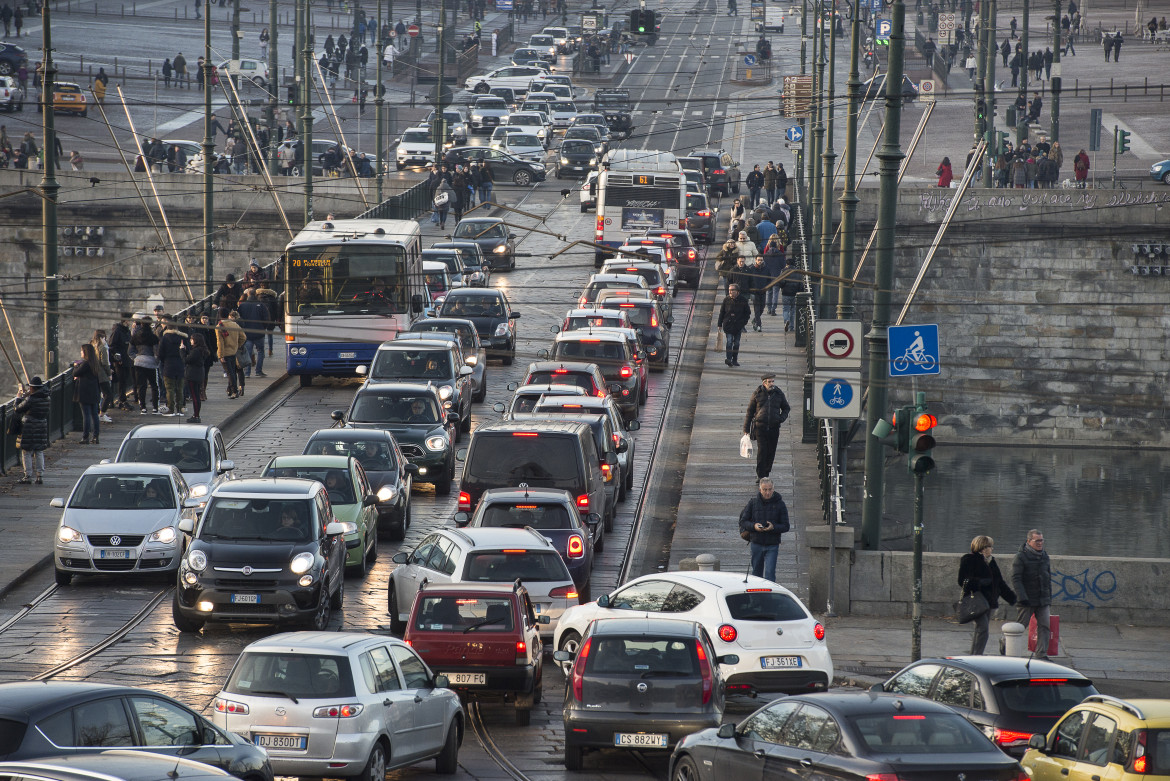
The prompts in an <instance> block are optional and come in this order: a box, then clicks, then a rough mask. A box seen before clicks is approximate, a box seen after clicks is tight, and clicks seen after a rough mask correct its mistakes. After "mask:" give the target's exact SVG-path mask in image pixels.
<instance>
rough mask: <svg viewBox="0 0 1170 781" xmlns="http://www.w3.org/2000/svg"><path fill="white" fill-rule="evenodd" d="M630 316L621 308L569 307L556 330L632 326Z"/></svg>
mask: <svg viewBox="0 0 1170 781" xmlns="http://www.w3.org/2000/svg"><path fill="white" fill-rule="evenodd" d="M633 327H634V324H633V322H632V321H631V320H630V316H629V315H628V314H626V312H625V311H623V310H621V309H570V310H569V311H568V312H567V313H566V314H565V319H564V321H563V322H562V323H561V325H560V328H559V329H558V331H580V330H582V329H589V328H633Z"/></svg>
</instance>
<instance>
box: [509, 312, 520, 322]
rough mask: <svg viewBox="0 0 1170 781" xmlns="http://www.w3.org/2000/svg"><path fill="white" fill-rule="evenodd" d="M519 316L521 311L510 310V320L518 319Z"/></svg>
mask: <svg viewBox="0 0 1170 781" xmlns="http://www.w3.org/2000/svg"><path fill="white" fill-rule="evenodd" d="M519 317H520V313H519V312H509V313H508V319H509V320H516V319H518V318H519Z"/></svg>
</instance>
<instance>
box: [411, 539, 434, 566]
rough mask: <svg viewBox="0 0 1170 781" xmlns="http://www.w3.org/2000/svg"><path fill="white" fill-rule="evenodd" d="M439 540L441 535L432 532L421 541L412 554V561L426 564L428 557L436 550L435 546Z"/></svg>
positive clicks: (420, 564) (422, 564)
mask: <svg viewBox="0 0 1170 781" xmlns="http://www.w3.org/2000/svg"><path fill="white" fill-rule="evenodd" d="M438 541H439V535H437V534H432V535H431V536H430V537H427V538H425V539H424V540H423V541H422V542H420V543H419V545H418V547H417V548H415V549H414V553H412V554H410V563H411V564H418V565H419V566H420V567H424V566H426V563H427V559H429V558H430V557H431V554H433V553H434V552H435V546H436V544H437V543H438Z"/></svg>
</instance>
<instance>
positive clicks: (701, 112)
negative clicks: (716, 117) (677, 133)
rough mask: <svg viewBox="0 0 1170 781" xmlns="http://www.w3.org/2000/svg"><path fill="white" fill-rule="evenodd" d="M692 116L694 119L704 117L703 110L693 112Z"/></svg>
mask: <svg viewBox="0 0 1170 781" xmlns="http://www.w3.org/2000/svg"><path fill="white" fill-rule="evenodd" d="M691 116H692V117H701V116H703V109H696V110H695V111H692V112H691Z"/></svg>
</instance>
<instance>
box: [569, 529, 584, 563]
mask: <svg viewBox="0 0 1170 781" xmlns="http://www.w3.org/2000/svg"><path fill="white" fill-rule="evenodd" d="M565 550H566V552H567V553H568V554H569V558H570V559H579V558H581V557H582V556H584V555H585V540H583V539H581V535H580V534H571V535H569V544H568V546H567V547H566V548H565Z"/></svg>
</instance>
